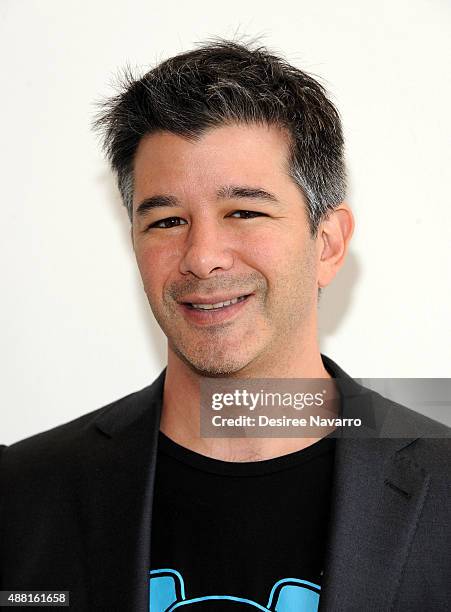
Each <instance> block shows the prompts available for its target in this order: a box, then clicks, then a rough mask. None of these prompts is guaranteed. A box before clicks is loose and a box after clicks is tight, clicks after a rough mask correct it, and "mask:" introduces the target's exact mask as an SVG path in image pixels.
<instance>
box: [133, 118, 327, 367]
mask: <svg viewBox="0 0 451 612" xmlns="http://www.w3.org/2000/svg"><path fill="white" fill-rule="evenodd" d="M287 156H288V146H287V139H286V136H285V135H284V133H283V132H282V131H281V130H279V129H277V128H275V127H269V126H243V125H233V126H221V127H218V128H213V129H211V130H209V131H208V132H206V133H205V134H204V135H203V136H202V137H201V138H199V139H198V140H197V141H195V142H193V141H188V140H186V139H185V138H182V137H180V136H176V135H174V134H171V133H169V132H159V133H155V134H151V135H149V136H146V137H145V138H143V139H142V141H141V142H140V145H139V147H138V150H137V153H136V157H135V166H134V183H135V185H134V205H133V206H134V213H133V227H132V236H133V243H134V249H135V254H136V259H137V262H138V266H139V270H140V273H141V276H142V280H143V285H144V289H145V292H146V294H147V297H148V300H149V303H150V306H151V308H152V311H153V313H154V315H155V318H156V320H157V321H158V323H159V325H160V326H161V328H162V330H163V332H164V333H165V334H166V336H167V338H168V342H169V350H170V351H173V352H174V353H175V354H176V355H177V356H178V357H179V358H181V359H182V360H183V361H184V362H185V363H186V364H188V365H189V366H190V367H191V368H192V369H194V370H195V371H197V372H198V373H201V374H204V375H208V376H222V375H234V374H237V373H238V372H239V373H240V375H243V374H245V373H246V372H252V371H253V370H254V368H258V369H257V370H256V371H265V367H266V366H268V365H269V364H271V363H274V362H277V363H283V362H284V361H286V360H289V358H290V353H291V351H292V349H293V348H296V351H298V350H299V347H300V346H302V343H305V344H307V343H308V342H310V341H311V340H312V338H313V336H315V337H316V300H317V290H318V282H317V257H318V256H317V246H316V241H315V240H313V239H312V238H311V237H310V233H309V225H308V221H307V214H306V207H305V202H304V200H303V197H302V194H301V192H300V190H299V188H298V187H297V186H296V185H295V184H294V182H293V180H292V179H291V178H290V177H289V175H288V161H287ZM236 298H238V300H239V301H238V302H237V303H233V302H235V301H236ZM232 299H233V302H232V303H231V304H227V302H229V301H230V300H232ZM223 302H226V304H224V305H221V303H223ZM212 305H213V307H211V306H212ZM299 343H300V344H299Z"/></svg>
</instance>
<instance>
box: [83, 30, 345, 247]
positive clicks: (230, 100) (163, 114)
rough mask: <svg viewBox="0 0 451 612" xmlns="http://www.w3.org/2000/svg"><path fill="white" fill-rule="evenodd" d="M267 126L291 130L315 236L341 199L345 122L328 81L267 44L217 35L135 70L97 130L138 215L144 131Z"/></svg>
mask: <svg viewBox="0 0 451 612" xmlns="http://www.w3.org/2000/svg"><path fill="white" fill-rule="evenodd" d="M231 123H245V124H252V123H255V124H268V125H275V126H278V127H280V128H282V129H284V130H286V131H287V132H288V134H289V135H290V139H289V140H290V143H289V144H290V159H289V171H290V175H291V177H292V178H293V180H294V181H295V183H296V184H297V185H298V186H299V187H300V189H301V190H302V193H303V195H304V197H305V200H306V202H307V209H308V210H307V212H308V217H309V223H310V230H311V235H312V236H313V237H314V236H316V234H317V229H318V226H319V223H320V221H321V220H322V219H323V218H325V217H326V216H327V215H328V213H329V212H330V210H332V209H333V208H334V207H336V206H338V204H340V202H342V201H343V199H344V197H345V192H346V169H345V163H344V151H343V146H344V142H343V133H342V127H341V121H340V117H339V114H338V111H337V110H336V108H335V106H334V105H333V104H332V102H331V101H330V100H329V99H328V97H327V95H326V91H325V89H324V87H323V86H322V85H321V84H320V83H319V82H318V81H317V80H315V79H314V78H313V77H312V76H310V75H309V74H307V73H306V72H303V71H302V70H299V69H298V68H295V67H294V66H292V65H290V64H289V63H287V62H286V61H285V60H284V59H282V58H281V57H279V56H277V55H274V54H272V53H270V52H269V51H268V49H267V48H265V47H262V46H259V47H255V46H253V45H252V44H245V43H241V42H235V41H228V40H224V39H215V40H214V41H209V42H207V43H203V44H202V45H201V46H199V47H198V48H196V49H194V50H192V51H188V52H186V53H181V54H179V55H176V56H174V57H171V58H170V59H167V60H166V61H164V62H162V63H160V64H159V65H157V66H156V67H155V68H153V69H152V70H150V71H149V72H147V73H146V74H145V75H144V76H143V77H141V78H139V79H138V78H135V77H133V74H132V72H131V71H130V70H127V71H126V72H125V74H124V75H123V78H122V80H121V84H120V91H119V92H118V94H117V95H115V96H113V97H111V98H109V99H107V100H106V101H104V102H102V103H101V109H100V112H99V114H98V115H97V117H96V119H95V121H94V128H95V129H97V130H99V131H100V133H101V137H102V141H103V148H104V151H105V153H106V155H107V158H108V159H109V161H110V163H111V166H112V168H113V170H114V171H115V172H116V174H117V180H118V186H119V190H120V192H121V195H122V199H123V202H124V205H125V206H126V208H127V210H128V214H129V217H130V220H132V198H133V160H134V156H135V152H136V149H137V147H138V144H139V142H140V140H141V139H142V138H143V136H145V135H146V134H151V133H153V132H156V131H161V130H163V131H168V132H172V133H174V134H177V135H180V136H184V137H186V138H190V139H197V138H199V137H200V136H201V135H202V134H203V133H204V132H205V131H206V130H208V129H209V128H212V127H217V126H220V125H224V124H231Z"/></svg>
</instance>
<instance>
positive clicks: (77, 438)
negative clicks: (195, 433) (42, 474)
mask: <svg viewBox="0 0 451 612" xmlns="http://www.w3.org/2000/svg"><path fill="white" fill-rule="evenodd" d="M152 387H153V384H152V385H148V386H147V387H144V388H143V389H140V390H138V391H134V392H133V393H129V394H128V395H126V396H124V397H121V398H119V399H117V400H115V401H113V402H110V403H109V404H106V405H105V406H102V407H101V408H97V409H96V410H93V411H91V412H88V413H86V414H83V415H81V416H79V417H76V418H75V419H72V420H70V421H68V422H66V423H62V424H61V425H58V426H56V427H52V428H51V429H48V430H46V431H42V432H39V433H37V434H34V435H32V436H29V437H27V438H24V439H23V440H19V441H17V442H14V443H13V444H11V445H9V446H7V445H0V461H1V462H2V463H3V464H4V463H5V462H6V461H8V462H9V460H13V461H14V460H16V459H20V460H24V461H26V460H27V458H28V459H30V460H31V459H32V458H33V457H40V458H43V457H44V456H45V455H46V454H48V453H50V454H51V455H53V456H54V455H55V454H58V453H60V452H68V451H70V450H73V449H74V446H77V444H81V445H82V444H84V443H87V442H88V441H89V438H90V436H89V433H90V432H92V431H93V430H94V429H95V424H96V422H98V421H101V420H102V419H103V418H106V419H108V417H109V415H110V414H120V413H124V412H128V409H129V407H131V408H135V410H136V407H139V406H140V405H142V404H143V402H144V401H145V398H146V397H147V396H148V393H149V391H150V390H151V389H152ZM129 418H131V417H130V415H129Z"/></svg>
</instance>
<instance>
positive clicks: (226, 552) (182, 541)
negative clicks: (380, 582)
mask: <svg viewBox="0 0 451 612" xmlns="http://www.w3.org/2000/svg"><path fill="white" fill-rule="evenodd" d="M334 451H335V439H334V438H331V437H329V436H327V437H325V438H323V439H321V440H319V441H318V442H316V443H315V444H312V445H311V446H309V447H307V448H305V449H303V450H300V451H297V452H294V453H290V454H288V455H284V456H282V457H276V458H274V459H268V460H264V461H256V462H245V463H236V462H228V461H219V460H216V459H211V458H209V457H205V456H203V455H200V454H198V453H195V452H193V451H190V450H188V449H186V448H184V447H182V446H180V445H179V444H176V443H175V442H173V441H172V440H171V439H170V438H168V437H167V436H165V435H164V434H163V433H162V432H160V434H159V448H158V457H157V471H156V481H155V496H154V507H153V513H152V536H151V542H152V544H151V568H150V569H151V571H150V602H151V604H150V610H151V612H163V611H168V612H169V611H172V610H175V609H177V610H178V609H179V608H183V610H185V609H186V610H188V609H189V610H191V609H195V610H198V611H199V612H207V611H208V612H210V611H215V612H222V611H224V612H225V611H226V610H234V611H236V612H238V611H239V610H249V611H250V610H274V611H275V610H277V612H291V611H294V610H296V611H301V610H302V612H316V610H317V609H318V601H319V596H320V587H321V575H322V571H323V564H324V554H325V545H326V540H327V531H328V523H329V514H330V502H331V488H332V471H333V462H334Z"/></svg>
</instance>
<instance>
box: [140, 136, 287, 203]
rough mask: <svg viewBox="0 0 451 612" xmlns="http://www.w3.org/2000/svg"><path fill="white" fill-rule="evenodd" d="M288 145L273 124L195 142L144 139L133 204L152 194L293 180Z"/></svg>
mask: <svg viewBox="0 0 451 612" xmlns="http://www.w3.org/2000/svg"><path fill="white" fill-rule="evenodd" d="M288 143H289V140H288V135H287V133H286V132H284V131H282V130H281V129H280V128H278V127H275V126H268V125H228V126H220V127H215V128H212V129H209V130H208V131H207V132H205V133H204V134H203V135H202V136H200V137H199V138H197V139H196V140H188V139H187V138H184V137H182V136H179V135H177V134H173V133H170V132H156V133H153V134H149V135H147V136H145V137H144V138H142V139H141V141H140V143H139V146H138V149H137V152H136V155H135V160H134V187H135V188H134V191H135V196H134V200H135V201H137V200H139V199H140V198H141V197H143V196H147V195H149V193H148V192H149V191H158V192H160V191H171V192H174V191H180V190H182V191H183V190H186V189H198V190H202V189H204V190H209V189H215V188H216V187H217V186H218V185H222V184H227V183H233V184H246V183H249V184H255V185H257V183H258V184H259V186H261V187H264V186H267V187H269V186H270V185H271V186H272V188H273V189H276V188H277V185H278V184H280V183H281V182H282V181H284V180H285V181H288V180H290V179H289V175H288V152H289V145H288Z"/></svg>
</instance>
